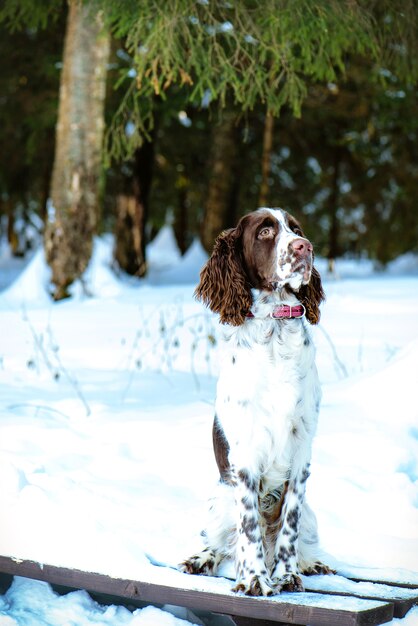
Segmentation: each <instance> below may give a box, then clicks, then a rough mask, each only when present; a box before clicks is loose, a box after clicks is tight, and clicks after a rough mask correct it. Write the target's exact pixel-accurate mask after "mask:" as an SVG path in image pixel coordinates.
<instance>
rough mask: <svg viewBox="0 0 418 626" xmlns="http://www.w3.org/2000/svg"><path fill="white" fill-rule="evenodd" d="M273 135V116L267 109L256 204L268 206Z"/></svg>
mask: <svg viewBox="0 0 418 626" xmlns="http://www.w3.org/2000/svg"><path fill="white" fill-rule="evenodd" d="M273 137H274V117H273V116H272V114H271V113H270V112H269V111H267V113H266V119H265V121H264V134H263V154H262V157H261V185H260V195H259V197H258V206H259V207H265V206H268V200H269V192H270V185H269V177H270V172H271V154H272V151H273Z"/></svg>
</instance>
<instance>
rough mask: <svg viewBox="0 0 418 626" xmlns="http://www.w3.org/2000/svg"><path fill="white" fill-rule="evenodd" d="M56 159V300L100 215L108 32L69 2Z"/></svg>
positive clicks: (76, 270)
mask: <svg viewBox="0 0 418 626" xmlns="http://www.w3.org/2000/svg"><path fill="white" fill-rule="evenodd" d="M68 4H69V13H68V21H67V32H66V37H65V46H64V60H63V69H62V74H61V84H60V99H59V110H58V123H57V128H56V147H55V161H54V168H53V172H52V182H51V197H50V201H49V207H48V218H47V224H46V229H45V252H46V257H47V260H48V263H49V265H50V267H51V270H52V282H53V284H54V285H55V292H54V298H55V299H56V300H59V299H61V298H64V297H66V296H67V295H68V287H69V285H71V283H72V282H74V280H76V279H77V278H79V277H80V276H81V275H82V274H83V272H84V270H85V269H86V267H87V264H88V262H89V260H90V257H91V252H92V245H93V235H94V233H95V232H96V227H97V222H98V214H99V195H100V182H101V167H102V140H103V131H104V100H105V83H106V64H107V60H108V55H109V36H108V35H107V34H106V33H105V32H104V31H103V23H102V19H101V14H96V15H95V14H93V13H92V11H91V9H89V5H88V3H83V2H82V1H81V0H69V2H68Z"/></svg>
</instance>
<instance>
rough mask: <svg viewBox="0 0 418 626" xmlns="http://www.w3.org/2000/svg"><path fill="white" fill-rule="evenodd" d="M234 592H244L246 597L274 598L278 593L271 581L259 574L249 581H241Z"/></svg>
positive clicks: (234, 588)
mask: <svg viewBox="0 0 418 626" xmlns="http://www.w3.org/2000/svg"><path fill="white" fill-rule="evenodd" d="M232 591H235V592H238V591H242V592H243V593H245V595H246V596H272V595H273V594H274V593H276V591H275V589H274V588H273V585H272V582H271V580H269V579H268V578H266V577H265V576H261V575H257V574H254V575H253V576H251V578H249V579H241V580H240V581H239V582H238V583H237V584H236V585H235V587H233V588H232Z"/></svg>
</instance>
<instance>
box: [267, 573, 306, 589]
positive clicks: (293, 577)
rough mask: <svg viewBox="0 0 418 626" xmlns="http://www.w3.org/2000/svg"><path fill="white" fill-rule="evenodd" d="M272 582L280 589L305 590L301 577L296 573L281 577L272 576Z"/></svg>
mask: <svg viewBox="0 0 418 626" xmlns="http://www.w3.org/2000/svg"><path fill="white" fill-rule="evenodd" d="M273 584H274V586H275V587H277V588H278V589H280V590H281V591H298V592H301V591H305V588H304V586H303V583H302V579H301V578H300V576H298V574H285V575H284V576H282V577H281V578H276V577H273Z"/></svg>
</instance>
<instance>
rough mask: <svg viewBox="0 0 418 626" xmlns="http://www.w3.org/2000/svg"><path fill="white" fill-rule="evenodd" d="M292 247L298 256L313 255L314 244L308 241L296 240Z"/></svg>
mask: <svg viewBox="0 0 418 626" xmlns="http://www.w3.org/2000/svg"><path fill="white" fill-rule="evenodd" d="M290 247H291V248H292V250H293V252H294V253H295V254H296V255H297V256H306V255H307V254H311V253H312V250H313V248H312V244H311V242H310V241H308V240H307V239H294V240H293V241H292V242H291V244H290Z"/></svg>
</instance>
